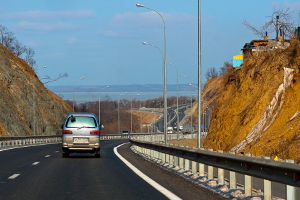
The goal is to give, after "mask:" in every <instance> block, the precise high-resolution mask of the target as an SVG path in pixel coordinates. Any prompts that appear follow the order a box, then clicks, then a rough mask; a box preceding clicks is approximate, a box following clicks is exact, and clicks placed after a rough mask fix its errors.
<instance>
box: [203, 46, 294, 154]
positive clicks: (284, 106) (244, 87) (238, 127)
mask: <svg viewBox="0 0 300 200" xmlns="http://www.w3.org/2000/svg"><path fill="white" fill-rule="evenodd" d="M299 68H300V42H299V41H297V40H292V41H291V46H290V47H288V48H287V49H284V50H274V51H269V52H264V53H260V54H259V55H256V56H250V57H247V58H246V59H245V60H244V64H243V66H242V67H240V68H235V69H234V70H233V71H232V72H230V73H229V74H227V75H225V76H222V77H217V78H216V79H221V80H223V83H224V89H223V90H222V92H221V93H220V94H219V96H218V98H217V103H216V105H215V106H214V109H213V115H212V118H211V123H210V127H209V134H208V136H207V138H206V140H205V142H204V148H213V149H215V150H225V151H235V152H237V153H239V152H249V153H252V154H255V155H269V156H278V157H280V158H282V159H285V158H291V159H300V132H299V128H300V114H299V113H300V74H299ZM206 87H207V86H206ZM211 87H212V86H211ZM205 91H206V90H205V88H204V92H205Z"/></svg>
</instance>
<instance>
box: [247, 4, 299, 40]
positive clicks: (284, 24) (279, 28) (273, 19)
mask: <svg viewBox="0 0 300 200" xmlns="http://www.w3.org/2000/svg"><path fill="white" fill-rule="evenodd" d="M274 10H275V9H274ZM292 13H293V12H292V11H291V10H290V8H279V9H277V10H275V11H274V12H273V14H272V15H271V16H268V17H267V18H269V20H267V21H266V22H265V24H264V25H263V26H261V27H259V28H256V27H254V26H253V25H251V24H250V23H249V22H247V21H246V20H244V22H243V24H244V25H245V26H246V27H248V28H249V29H251V30H252V31H253V33H254V34H255V35H258V36H259V37H262V38H263V37H264V36H265V35H266V33H273V32H275V34H276V39H278V36H279V33H280V32H281V35H282V36H284V37H292V36H293V34H294V30H295V23H294V22H293V21H292V16H291V14H292Z"/></svg>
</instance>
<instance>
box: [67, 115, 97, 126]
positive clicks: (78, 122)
mask: <svg viewBox="0 0 300 200" xmlns="http://www.w3.org/2000/svg"><path fill="white" fill-rule="evenodd" d="M67 127H68V128H79V127H87V128H95V127H97V124H96V120H95V119H94V118H93V117H82V116H78V117H72V116H71V117H69V119H68V121H67Z"/></svg>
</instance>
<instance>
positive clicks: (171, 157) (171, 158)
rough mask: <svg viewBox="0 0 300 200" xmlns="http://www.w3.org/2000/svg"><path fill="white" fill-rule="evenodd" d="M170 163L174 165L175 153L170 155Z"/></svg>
mask: <svg viewBox="0 0 300 200" xmlns="http://www.w3.org/2000/svg"><path fill="white" fill-rule="evenodd" d="M169 164H170V165H174V156H173V155H170V162H169Z"/></svg>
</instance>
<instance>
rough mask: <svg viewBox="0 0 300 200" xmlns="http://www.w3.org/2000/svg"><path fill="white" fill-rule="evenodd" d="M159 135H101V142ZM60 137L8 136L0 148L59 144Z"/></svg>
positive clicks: (1, 140)
mask: <svg viewBox="0 0 300 200" xmlns="http://www.w3.org/2000/svg"><path fill="white" fill-rule="evenodd" d="M147 135H161V133H134V134H101V137H100V139H101V140H112V139H129V138H131V137H135V136H147ZM59 142H61V135H39V136H9V137H0V147H9V146H22V145H32V144H43V143H59Z"/></svg>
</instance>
